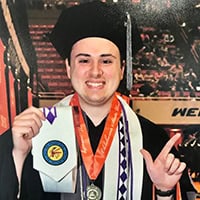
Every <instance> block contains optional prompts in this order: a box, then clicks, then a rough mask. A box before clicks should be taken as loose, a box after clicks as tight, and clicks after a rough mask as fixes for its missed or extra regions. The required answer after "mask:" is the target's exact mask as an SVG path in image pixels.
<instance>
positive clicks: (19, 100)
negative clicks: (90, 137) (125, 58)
mask: <svg viewBox="0 0 200 200" xmlns="http://www.w3.org/2000/svg"><path fill="white" fill-rule="evenodd" d="M110 1H111V0H110ZM124 1H125V0H124ZM85 2H88V1H85V0H80V1H70V0H68V1H67V0H44V1H42V0H24V1H23V0H20V1H13V0H7V1H6V0H0V5H1V8H0V39H1V40H0V91H1V99H0V134H3V133H4V132H5V131H6V130H7V129H8V128H9V127H10V126H11V124H12V121H13V119H14V117H15V115H16V114H18V113H19V112H21V111H23V110H24V109H25V108H26V107H28V106H30V105H34V106H38V107H43V106H52V105H53V104H54V103H56V102H57V101H59V100H60V99H62V98H63V97H65V96H66V95H68V94H70V93H72V92H73V88H72V87H71V83H70V80H69V79H68V77H67V75H66V72H65V66H64V62H63V60H62V59H61V58H60V57H59V55H58V54H57V52H56V51H55V49H54V48H53V47H52V45H51V43H50V42H49V40H48V34H49V32H50V31H51V29H52V27H53V25H54V23H55V21H56V19H57V17H58V16H59V14H60V12H61V11H62V9H64V8H66V7H70V6H76V5H78V4H80V3H85ZM119 2H120V1H116V3H119ZM125 2H126V4H127V7H125V8H124V9H127V10H128V11H129V12H132V14H133V15H134V16H135V18H136V21H137V24H138V26H139V30H140V33H141V37H142V40H143V43H144V48H143V49H142V50H141V51H140V52H139V53H138V54H137V55H136V56H134V57H133V58H132V68H133V86H132V89H131V91H127V90H126V88H125V84H122V85H121V86H120V88H119V89H120V92H122V93H124V94H127V92H128V94H129V95H130V97H131V105H132V108H133V110H134V111H135V112H136V113H138V114H140V115H143V116H145V117H147V118H148V119H150V120H152V121H153V122H155V123H156V124H159V125H160V126H162V127H163V128H165V130H166V131H167V133H168V134H169V135H170V136H172V135H174V134H176V133H181V134H182V138H181V139H180V141H178V143H177V145H176V147H177V148H178V149H179V150H180V151H181V152H182V153H183V159H185V160H186V161H187V162H188V165H189V166H190V168H191V171H190V173H191V177H192V179H193V180H194V182H195V184H196V186H198V184H199V181H200V179H199V167H198V166H200V164H198V162H197V161H198V158H199V157H198V156H199V153H198V152H199V149H198V148H199V140H198V138H199V126H200V124H199V118H200V66H199V60H200V32H199V31H200V20H199V17H200V1H199V0H190V1H188V0H160V1H158V0H133V1H128V0H127V1H125ZM5 13H6V14H5ZM133 45H134V44H133ZM188 152H189V154H188ZM191 152H192V153H191ZM188 155H189V157H190V161H189V160H188V157H187V156H188ZM192 159H194V162H191V160H192Z"/></svg>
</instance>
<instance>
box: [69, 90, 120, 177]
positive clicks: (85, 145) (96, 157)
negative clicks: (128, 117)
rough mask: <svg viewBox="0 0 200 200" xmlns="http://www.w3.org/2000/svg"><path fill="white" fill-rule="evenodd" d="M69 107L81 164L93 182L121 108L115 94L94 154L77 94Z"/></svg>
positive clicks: (114, 129) (111, 137) (107, 150)
mask: <svg viewBox="0 0 200 200" xmlns="http://www.w3.org/2000/svg"><path fill="white" fill-rule="evenodd" d="M70 105H71V106H73V117H74V125H75V133H76V138H77V141H78V144H79V148H80V152H81V155H82V159H83V163H84V165H85V168H86V171H87V174H88V176H89V178H90V179H91V180H95V179H96V178H97V177H98V175H99V173H100V171H101V169H102V167H103V165H104V162H105V160H106V157H107V155H108V152H109V149H110V147H111V144H112V141H113V138H114V135H115V132H116V128H117V126H118V121H119V119H120V116H121V112H122V108H121V105H120V103H119V100H118V99H117V96H116V94H115V95H114V98H113V101H112V105H111V109H110V112H109V114H108V117H107V119H106V124H105V127H104V130H103V134H102V136H101V139H100V141H99V144H98V147H97V150H96V152H95V154H94V153H93V150H92V147H91V144H90V139H89V136H88V130H87V127H86V125H85V121H84V118H83V114H82V111H81V108H80V104H79V100H78V94H77V93H75V94H74V96H73V97H72V99H71V102H70Z"/></svg>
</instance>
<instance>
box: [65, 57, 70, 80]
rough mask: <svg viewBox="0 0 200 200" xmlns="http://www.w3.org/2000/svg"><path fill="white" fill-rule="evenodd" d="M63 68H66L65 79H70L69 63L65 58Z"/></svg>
mask: <svg viewBox="0 0 200 200" xmlns="http://www.w3.org/2000/svg"><path fill="white" fill-rule="evenodd" d="M65 67H66V72H67V77H68V78H69V79H71V75H70V66H69V61H68V59H67V58H66V59H65Z"/></svg>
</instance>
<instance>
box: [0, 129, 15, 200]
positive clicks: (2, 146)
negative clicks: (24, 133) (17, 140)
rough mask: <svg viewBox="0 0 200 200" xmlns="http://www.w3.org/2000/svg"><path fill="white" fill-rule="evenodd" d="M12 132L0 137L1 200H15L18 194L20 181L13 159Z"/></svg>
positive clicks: (9, 131)
mask: <svg viewBox="0 0 200 200" xmlns="http://www.w3.org/2000/svg"><path fill="white" fill-rule="evenodd" d="M12 147H13V143H12V134H11V130H8V131H6V132H5V133H3V134H2V135H1V136H0V200H5V199H6V200H15V199H17V194H18V179H17V175H16V171H15V165H14V161H13V157H12Z"/></svg>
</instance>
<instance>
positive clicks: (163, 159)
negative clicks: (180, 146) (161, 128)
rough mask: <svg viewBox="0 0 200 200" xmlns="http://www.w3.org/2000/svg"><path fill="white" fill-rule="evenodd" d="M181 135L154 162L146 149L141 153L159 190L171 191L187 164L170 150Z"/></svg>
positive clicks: (174, 137) (164, 148)
mask: <svg viewBox="0 0 200 200" xmlns="http://www.w3.org/2000/svg"><path fill="white" fill-rule="evenodd" d="M180 136H181V135H180V134H176V135H174V136H173V137H172V138H171V139H170V140H169V141H168V142H167V143H166V145H165V146H164V147H163V149H162V151H161V152H160V154H159V155H158V156H157V158H156V159H155V160H154V161H153V159H152V156H151V154H150V153H149V152H148V151H146V150H145V149H142V150H141V153H142V155H143V157H144V159H145V163H146V167H147V171H148V174H149V176H150V178H151V180H152V182H153V183H154V185H155V187H156V188H157V189H160V190H162V191H166V190H171V189H172V188H174V187H175V185H176V183H177V182H178V181H179V179H180V177H181V175H182V172H183V171H184V169H185V167H186V164H185V163H183V162H180V160H179V159H178V158H175V156H174V155H173V154H172V153H170V150H171V149H172V147H173V146H174V144H175V143H176V141H177V140H178V139H179V138H180Z"/></svg>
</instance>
